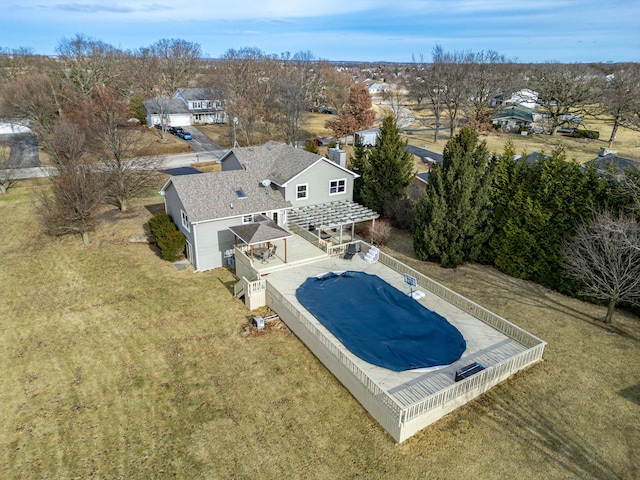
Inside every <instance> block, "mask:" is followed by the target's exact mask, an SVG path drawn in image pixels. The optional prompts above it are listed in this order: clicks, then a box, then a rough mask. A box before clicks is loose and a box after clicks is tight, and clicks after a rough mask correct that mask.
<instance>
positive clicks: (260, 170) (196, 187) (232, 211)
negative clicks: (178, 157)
mask: <svg viewBox="0 0 640 480" xmlns="http://www.w3.org/2000/svg"><path fill="white" fill-rule="evenodd" d="M234 157H235V158H236V159H237V160H238V161H239V162H240V164H241V165H243V166H244V168H243V169H241V170H226V171H222V172H211V173H200V174H194V175H182V176H174V177H171V178H170V179H169V181H170V182H171V183H172V184H173V186H174V188H175V189H176V192H177V194H178V196H179V197H180V200H181V201H182V204H183V206H184V208H185V211H186V212H187V215H189V220H190V221H191V222H203V221H207V220H214V219H220V218H227V217H235V216H239V215H248V214H250V213H259V212H265V211H269V210H278V209H282V208H290V207H291V203H289V202H288V201H286V200H285V199H284V196H283V194H282V193H281V192H280V190H279V189H278V188H277V186H278V185H279V186H283V185H285V184H286V182H288V181H289V180H291V179H292V178H294V177H295V176H297V175H298V174H300V173H301V172H302V171H304V170H306V169H307V168H309V167H311V166H312V165H314V164H315V163H317V162H319V161H327V160H323V158H322V157H320V156H319V155H316V154H314V153H310V152H307V151H305V150H301V149H297V148H294V147H291V146H289V145H285V144H280V143H277V142H268V143H267V144H265V145H263V146H260V147H240V148H234V149H233V151H231V152H230V153H229V154H227V155H226V156H225V158H223V160H222V162H223V163H224V162H225V161H231V159H232V158H234ZM264 180H270V181H271V184H270V185H268V186H264V184H263V181H264ZM237 188H242V190H243V191H244V193H245V194H246V197H245V198H239V197H238V196H237V195H236V192H235V189H237Z"/></svg>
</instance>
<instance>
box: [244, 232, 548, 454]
mask: <svg viewBox="0 0 640 480" xmlns="http://www.w3.org/2000/svg"><path fill="white" fill-rule="evenodd" d="M307 234H308V232H307ZM294 239H295V240H297V242H296V243H298V245H297V246H298V247H299V248H300V250H299V251H298V252H299V253H300V254H303V251H304V250H306V248H311V249H313V250H312V251H314V252H318V254H317V256H315V257H312V258H306V259H303V258H301V257H299V259H298V260H297V262H298V263H297V264H295V265H293V264H284V263H282V264H279V265H278V266H275V265H274V267H275V268H270V269H260V270H257V275H255V276H254V281H246V279H243V282H241V283H243V288H244V292H245V294H246V292H249V294H248V297H252V296H253V297H254V300H257V302H255V301H254V302H253V303H251V301H249V303H247V305H249V304H251V305H252V307H251V308H254V307H255V306H259V305H260V304H263V305H264V304H266V305H268V306H269V307H270V308H271V309H272V310H274V311H275V312H276V313H278V315H279V316H280V318H282V320H283V321H284V322H285V323H286V324H287V326H288V327H289V328H290V329H291V330H292V331H293V332H294V333H295V334H296V335H297V336H298V338H300V339H301V340H302V341H303V342H304V343H305V345H306V346H307V347H308V348H309V349H310V350H311V351H312V352H313V353H314V354H315V355H316V357H317V358H318V359H319V360H320V361H322V363H323V364H324V365H325V366H326V367H327V368H328V369H329V370H330V371H331V372H332V373H333V374H334V375H335V376H336V378H338V380H340V381H341V382H342V384H343V385H344V386H345V388H347V389H348V390H349V392H351V394H352V395H353V396H354V397H355V398H356V399H357V400H358V401H359V402H360V404H361V405H362V406H363V407H364V408H365V409H366V410H367V411H368V412H369V413H370V414H371V415H372V416H373V417H374V418H375V419H376V420H377V421H378V422H379V423H380V424H381V425H382V426H383V428H385V430H387V432H389V434H390V435H391V436H393V438H394V439H395V440H396V441H398V442H402V441H404V440H406V439H407V438H409V437H410V436H412V435H413V434H415V433H416V432H418V431H419V430H421V429H422V428H424V427H425V426H427V425H429V424H430V423H433V422H435V421H437V420H438V419H439V418H441V417H442V416H444V415H446V414H447V413H449V412H451V411H453V410H455V409H456V408H458V407H459V406H461V405H463V404H465V403H467V402H468V401H470V400H472V399H473V398H475V397H477V396H479V395H481V394H482V393H484V392H486V391H487V390H489V389H490V388H492V387H493V386H495V385H497V384H498V383H500V382H502V381H504V380H506V379H507V378H509V377H510V376H511V375H513V374H514V373H516V372H517V371H519V370H521V369H523V368H526V367H527V366H529V365H531V364H533V363H535V362H537V361H539V360H541V359H542V353H543V351H544V346H545V342H543V341H542V340H540V339H538V338H536V337H534V336H533V335H531V334H529V333H527V332H525V331H524V330H522V329H520V328H518V327H517V326H515V325H513V324H511V323H509V322H508V321H506V320H505V319H503V318H501V317H498V316H497V315H495V314H493V313H491V312H489V311H488V310H485V309H483V308H482V307H481V306H479V305H477V304H475V303H473V302H471V301H470V300H467V299H466V298H464V297H462V296H460V295H458V294H456V293H455V292H453V291H451V290H449V289H447V288H445V287H443V286H442V285H440V284H438V283H436V282H434V281H433V280H431V279H429V278H428V277H425V276H424V275H422V274H420V273H419V272H416V271H414V270H412V269H411V268H409V267H407V266H406V265H404V264H402V263H401V262H399V261H397V260H395V259H394V258H392V257H389V256H388V255H385V254H384V253H381V254H380V260H379V261H378V262H375V263H369V262H367V261H365V259H364V255H365V253H366V251H367V250H368V245H367V244H365V243H363V242H361V244H362V246H363V248H362V250H363V251H362V252H361V253H358V254H356V255H355V256H354V257H353V258H352V259H351V260H345V259H343V258H342V255H341V252H342V251H344V248H345V246H344V245H339V246H336V247H328V251H329V252H330V253H333V254H329V253H325V252H323V251H322V250H320V249H319V248H317V247H315V246H314V245H311V244H309V242H306V241H305V240H303V239H302V238H300V237H299V236H298V235H293V236H292V237H291V241H292V244H293V240H294ZM299 242H304V243H307V247H303V245H302V244H299ZM245 258H247V257H246V256H245ZM247 267H250V266H249V265H247ZM256 267H258V265H256ZM344 270H357V271H363V272H367V273H369V274H374V275H377V276H378V277H380V278H382V279H383V280H385V281H386V282H387V283H389V284H390V285H392V286H394V287H396V288H398V289H399V290H401V291H405V292H406V293H407V294H409V293H410V292H409V289H408V287H406V286H405V284H404V278H403V274H405V273H407V274H410V275H412V276H415V277H416V278H417V280H418V288H419V289H420V290H421V291H422V292H424V296H423V297H422V298H420V299H418V301H419V302H420V303H421V304H422V305H424V306H425V307H426V308H428V309H430V310H432V311H435V312H437V313H439V314H440V315H442V316H444V317H445V318H446V319H447V320H448V321H449V322H450V323H451V324H453V325H454V326H455V327H456V328H458V330H460V332H461V333H462V334H463V336H464V338H465V340H466V342H467V348H466V350H465V351H464V353H463V355H462V357H461V358H460V359H459V360H457V361H455V362H454V363H452V364H450V365H447V366H445V367H444V368H441V369H438V370H436V371H404V372H393V371H391V370H387V369H384V368H381V367H377V366H374V365H371V364H369V363H367V362H365V361H363V360H361V359H359V358H358V357H356V356H355V355H353V354H352V353H351V352H350V351H349V350H348V349H347V348H346V347H344V345H343V344H342V343H341V342H340V341H338V340H337V339H336V338H335V337H334V336H333V335H332V334H331V333H330V332H329V331H328V330H327V329H326V328H325V327H324V326H323V325H322V324H321V323H320V322H319V321H318V320H317V319H316V318H315V317H314V316H313V315H311V314H310V313H309V312H308V311H307V310H306V309H305V308H304V307H302V306H301V305H300V303H299V302H298V300H297V298H296V295H295V293H296V289H297V288H298V287H299V286H300V285H301V284H302V283H303V282H304V281H305V280H306V279H307V278H308V277H310V276H315V275H319V274H323V273H326V272H329V271H344ZM267 273H268V274H269V275H268V276H266V277H264V278H262V277H261V276H262V275H265V274H267ZM255 277H257V278H255ZM247 278H249V277H247ZM245 300H249V299H247V298H246V299H245ZM360 301H365V302H366V301H367V299H366V298H363V299H360ZM473 362H479V363H481V364H482V365H483V366H484V367H485V369H484V370H483V371H481V372H480V373H477V374H475V375H473V376H471V377H469V378H467V379H465V380H462V381H459V382H455V380H454V377H455V372H456V370H458V369H460V368H461V367H463V366H465V365H468V364H471V363H473Z"/></svg>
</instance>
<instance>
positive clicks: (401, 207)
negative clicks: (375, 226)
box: [382, 195, 414, 230]
mask: <svg viewBox="0 0 640 480" xmlns="http://www.w3.org/2000/svg"><path fill="white" fill-rule="evenodd" d="M413 208H414V202H413V201H411V199H409V198H404V197H396V196H391V195H385V198H384V201H383V206H382V209H383V211H384V215H385V217H387V218H389V219H391V222H392V224H393V226H394V227H396V228H399V229H401V230H411V224H412V222H413Z"/></svg>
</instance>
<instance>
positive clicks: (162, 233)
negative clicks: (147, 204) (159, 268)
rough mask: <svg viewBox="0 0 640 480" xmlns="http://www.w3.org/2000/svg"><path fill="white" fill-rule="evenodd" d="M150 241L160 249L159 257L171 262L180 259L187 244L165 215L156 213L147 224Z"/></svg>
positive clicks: (169, 218)
mask: <svg viewBox="0 0 640 480" xmlns="http://www.w3.org/2000/svg"><path fill="white" fill-rule="evenodd" d="M147 225H148V226H149V233H150V234H151V239H152V240H153V242H154V243H155V244H156V246H157V247H158V248H159V249H160V256H161V257H162V258H163V259H165V260H169V261H171V262H173V261H175V260H177V259H178V258H179V257H180V254H181V252H182V251H183V250H184V247H185V245H186V244H187V239H186V238H185V237H184V235H183V234H182V232H180V231H178V229H177V227H176V226H175V224H174V223H173V220H171V217H170V216H169V215H167V214H166V213H158V214H156V215H154V216H153V217H151V219H150V220H149V222H148V223H147Z"/></svg>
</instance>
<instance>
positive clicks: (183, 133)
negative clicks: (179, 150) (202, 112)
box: [178, 130, 193, 140]
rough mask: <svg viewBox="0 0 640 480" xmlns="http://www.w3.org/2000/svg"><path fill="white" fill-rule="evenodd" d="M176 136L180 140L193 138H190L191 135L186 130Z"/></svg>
mask: <svg viewBox="0 0 640 480" xmlns="http://www.w3.org/2000/svg"><path fill="white" fill-rule="evenodd" d="M178 136H179V137H180V138H182V139H183V140H191V139H192V138H193V137H192V136H191V134H190V133H189V132H187V131H186V130H182V131H180V133H178Z"/></svg>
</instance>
